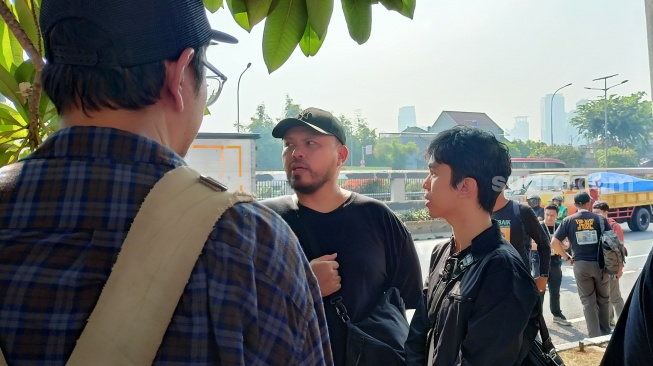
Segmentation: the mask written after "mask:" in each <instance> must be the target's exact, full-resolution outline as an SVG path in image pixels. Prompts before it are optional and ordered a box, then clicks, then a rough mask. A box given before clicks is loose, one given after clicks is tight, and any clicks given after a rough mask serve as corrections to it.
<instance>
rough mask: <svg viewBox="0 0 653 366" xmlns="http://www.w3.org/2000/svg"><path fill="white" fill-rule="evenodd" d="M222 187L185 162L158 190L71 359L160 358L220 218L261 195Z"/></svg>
mask: <svg viewBox="0 0 653 366" xmlns="http://www.w3.org/2000/svg"><path fill="white" fill-rule="evenodd" d="M202 183H204V184H202ZM220 186H221V185H220V184H219V183H218V182H216V181H214V180H212V179H211V178H206V177H201V178H200V175H199V173H198V172H196V171H194V170H193V169H191V168H188V167H180V168H176V169H174V170H172V171H170V172H168V173H167V174H165V175H164V177H163V178H162V179H161V180H160V181H159V182H158V183H157V184H156V185H155V186H154V187H153V188H152V190H151V191H150V193H149V194H148V195H147V197H146V199H145V202H144V203H143V205H142V206H141V209H140V210H139V211H138V214H137V215H136V218H135V219H134V222H133V224H132V226H131V229H130V230H129V233H128V234H127V238H126V239H125V242H124V243H123V245H122V249H121V251H120V253H119V254H118V258H117V260H116V263H115V265H114V266H113V268H112V270H111V275H110V276H109V279H108V281H107V283H106V285H105V286H104V289H103V290H102V293H101V294H100V298H99V300H98V302H97V304H96V306H95V308H94V309H93V312H92V313H91V316H90V317H89V320H88V323H87V325H86V327H85V328H84V331H83V332H82V334H81V336H80V338H79V340H78V341H77V345H76V347H75V349H74V350H73V353H72V355H71V357H70V359H69V360H68V363H67V365H70V366H78V365H89V364H93V365H98V366H103V365H107V366H109V365H111V366H113V365H134V366H141V365H151V364H152V362H153V360H154V357H155V356H156V353H157V351H158V349H159V346H160V345H161V341H162V340H163V335H164V334H165V331H166V329H167V328H168V325H169V324H170V320H171V319H172V315H173V313H174V310H175V308H176V307H177V304H178V303H179V299H180V298H181V295H182V293H183V291H184V288H185V287H186V284H187V283H188V279H189V278H190V274H191V272H192V270H193V267H194V266H195V263H196V262H197V259H198V257H199V255H200V253H201V252H202V248H203V247H204V243H205V242H206V239H207V238H208V236H209V234H210V233H211V230H212V229H213V227H214V226H215V223H216V221H217V220H218V219H219V218H220V216H222V214H223V213H224V212H225V211H226V210H227V209H229V208H230V207H231V206H233V205H234V204H236V203H238V202H250V201H252V200H253V197H252V196H250V195H247V194H243V193H232V192H218V191H217V190H218V189H219V187H220ZM3 361H4V358H3V357H2V353H1V352H0V366H3V365H6V362H3Z"/></svg>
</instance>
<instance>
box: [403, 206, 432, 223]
mask: <svg viewBox="0 0 653 366" xmlns="http://www.w3.org/2000/svg"><path fill="white" fill-rule="evenodd" d="M396 214H397V217H398V218H399V220H401V221H403V222H407V221H426V220H434V219H433V218H432V217H431V216H430V215H429V210H427V209H426V208H420V209H419V210H416V209H410V210H408V211H405V212H396Z"/></svg>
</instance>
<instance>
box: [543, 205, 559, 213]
mask: <svg viewBox="0 0 653 366" xmlns="http://www.w3.org/2000/svg"><path fill="white" fill-rule="evenodd" d="M558 209H559V207H558V205H556V204H555V203H549V204H548V205H546V207H544V211H546V210H555V212H558Z"/></svg>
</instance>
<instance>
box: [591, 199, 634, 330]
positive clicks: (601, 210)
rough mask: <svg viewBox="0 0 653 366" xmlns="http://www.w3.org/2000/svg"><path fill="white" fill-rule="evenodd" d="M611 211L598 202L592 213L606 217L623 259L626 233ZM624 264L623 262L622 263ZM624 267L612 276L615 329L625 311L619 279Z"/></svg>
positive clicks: (612, 314)
mask: <svg viewBox="0 0 653 366" xmlns="http://www.w3.org/2000/svg"><path fill="white" fill-rule="evenodd" d="M609 211H610V206H609V205H608V203H607V202H604V201H596V202H594V205H592V212H594V213H595V214H597V215H601V216H603V217H605V218H606V219H607V220H608V222H609V223H610V228H612V230H613V231H614V232H615V233H616V234H617V237H618V238H619V241H620V242H621V258H622V259H623V258H624V257H625V256H626V253H627V251H626V247H625V246H624V245H623V244H624V242H625V240H626V239H625V238H624V231H623V229H622V228H621V225H619V223H617V222H616V221H615V220H614V219H613V218H610V217H608V212H609ZM622 262H623V261H622ZM623 271H624V266H623V263H621V265H620V266H619V272H618V273H616V274H611V275H610V306H609V309H610V314H609V318H610V326H611V327H614V326H615V324H616V321H615V319H614V318H615V315H617V318H619V315H620V314H621V312H622V311H623V309H624V299H623V297H621V289H620V288H619V279H620V278H621V276H622V275H623Z"/></svg>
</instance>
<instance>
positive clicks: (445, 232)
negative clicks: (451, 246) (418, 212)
mask: <svg viewBox="0 0 653 366" xmlns="http://www.w3.org/2000/svg"><path fill="white" fill-rule="evenodd" d="M404 224H405V225H406V228H407V229H408V231H409V232H410V235H411V236H412V237H413V240H429V239H439V238H449V237H450V236H451V234H452V231H451V226H450V225H449V224H448V223H447V222H446V221H444V220H426V221H406V222H404Z"/></svg>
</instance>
